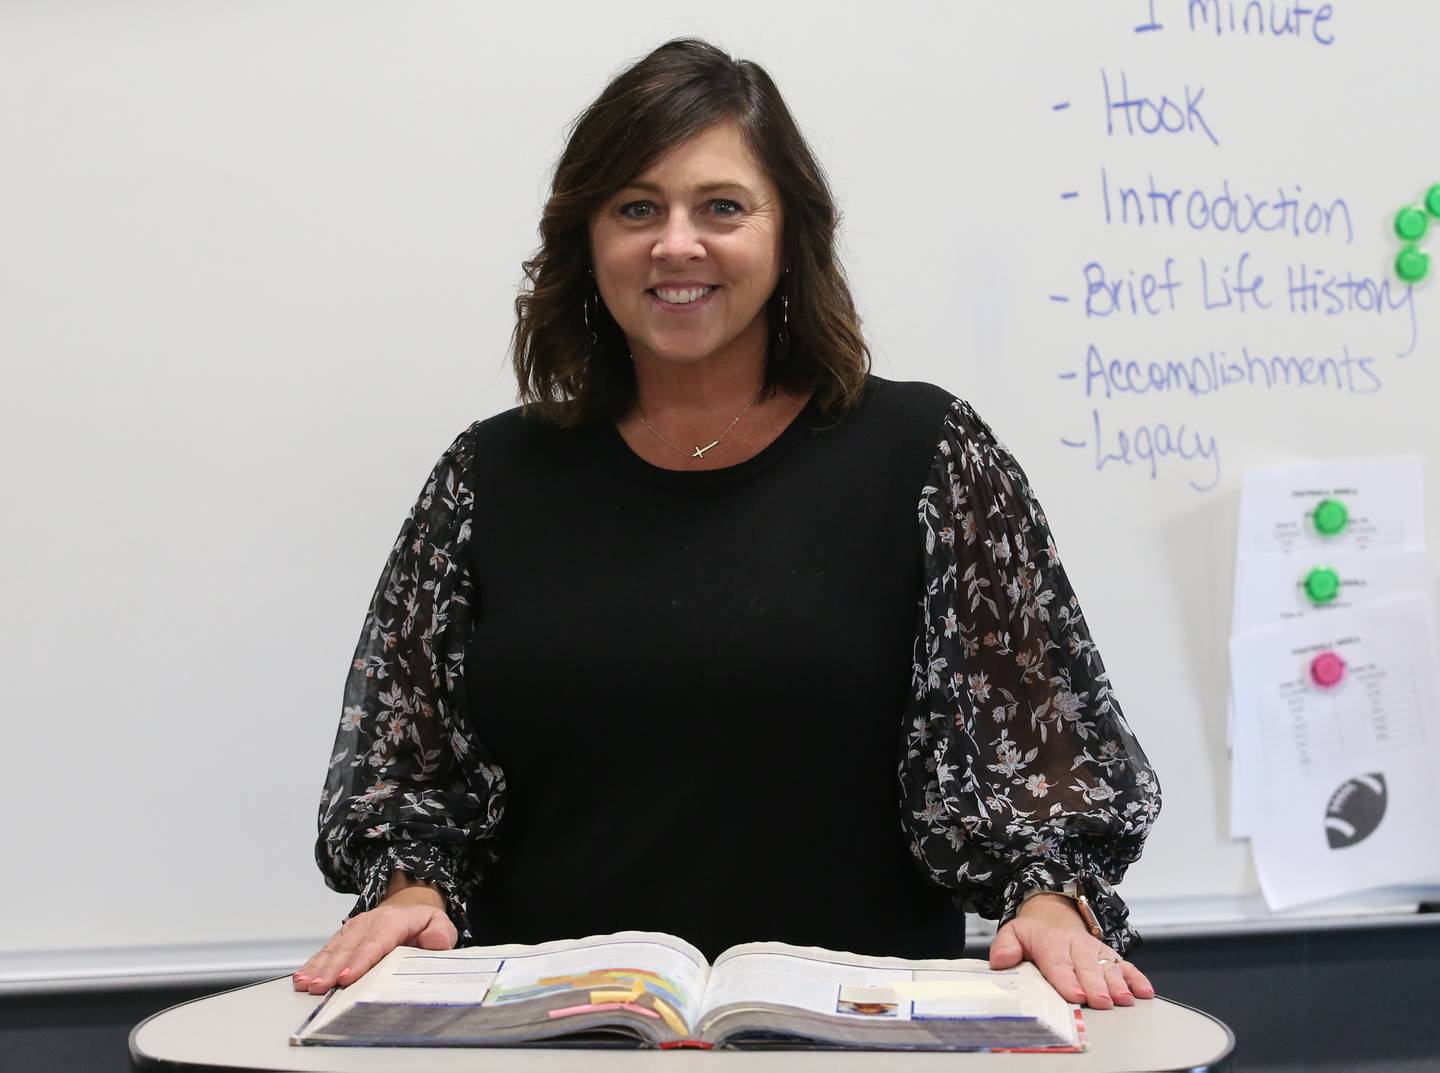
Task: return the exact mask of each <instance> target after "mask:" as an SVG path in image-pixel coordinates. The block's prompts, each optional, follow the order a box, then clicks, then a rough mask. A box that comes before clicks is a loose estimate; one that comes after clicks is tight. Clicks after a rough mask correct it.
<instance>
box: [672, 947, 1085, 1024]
mask: <svg viewBox="0 0 1440 1073" xmlns="http://www.w3.org/2000/svg"><path fill="white" fill-rule="evenodd" d="M762 1006H784V1007H790V1008H795V1009H799V1010H803V1011H805V1012H806V1013H810V1014H816V1015H820V1016H823V1017H827V1018H837V1017H839V1018H843V1019H847V1020H854V1021H855V1022H856V1023H857V1024H860V1023H864V1022H869V1023H871V1024H873V1025H876V1026H877V1027H878V1026H880V1025H882V1024H885V1023H889V1024H895V1023H898V1022H908V1021H917V1022H918V1021H926V1020H931V1021H935V1020H957V1021H979V1020H988V1019H999V1020H1002V1021H1008V1020H1015V1019H1023V1018H1035V1019H1036V1020H1038V1021H1040V1022H1041V1023H1042V1024H1043V1025H1044V1026H1045V1027H1046V1028H1048V1029H1050V1030H1051V1031H1052V1032H1053V1033H1054V1034H1055V1036H1056V1037H1057V1038H1059V1039H1063V1040H1065V1041H1067V1043H1070V1044H1072V1045H1073V1044H1077V1043H1078V1042H1079V1035H1078V1031H1077V1026H1076V1020H1075V1016H1074V1013H1073V1009H1074V1008H1073V1007H1072V1006H1071V1005H1070V1004H1069V1003H1067V1002H1066V1001H1065V1000H1064V999H1062V998H1061V997H1060V995H1059V993H1058V992H1057V991H1056V990H1055V989H1054V988H1053V987H1051V986H1050V984H1049V983H1048V982H1046V980H1045V979H1044V977H1043V976H1041V975H1040V973H1039V971H1038V970H1037V969H1036V968H1035V966H1034V965H1031V964H1029V963H1028V962H1026V963H1022V964H1021V965H1019V966H1017V967H1016V968H1014V969H1006V970H998V971H997V970H993V969H991V968H990V966H989V964H988V963H987V962H985V961H981V960H978V959H974V958H963V959H934V960H927V961H907V960H905V959H903V958H887V957H866V956H863V955H858V954H848V953H836V952H832V951H829V950H822V949H820V948H817V947H802V946H790V945H787V944H785V943H749V944H746V945H744V946H737V947H731V948H730V949H729V950H727V951H725V952H724V953H723V954H721V955H720V957H719V958H717V959H716V961H715V964H714V966H713V967H712V968H711V970H710V983H709V986H708V987H707V988H706V991H705V998H704V1007H703V1009H702V1011H701V1014H700V1027H701V1032H702V1034H703V1035H704V1036H706V1037H707V1038H708V1037H710V1036H712V1035H715V1034H716V1033H714V1032H713V1031H712V1026H714V1025H716V1024H717V1023H718V1022H721V1021H723V1020H724V1019H725V1018H726V1017H729V1016H732V1015H735V1014H739V1013H745V1012H749V1011H753V1010H755V1009H756V1008H759V1007H762ZM727 1007H728V1009H727ZM717 1012H718V1014H719V1015H718V1016H717V1015H716V1014H717ZM720 1034H721V1035H723V1032H722V1033H720Z"/></svg>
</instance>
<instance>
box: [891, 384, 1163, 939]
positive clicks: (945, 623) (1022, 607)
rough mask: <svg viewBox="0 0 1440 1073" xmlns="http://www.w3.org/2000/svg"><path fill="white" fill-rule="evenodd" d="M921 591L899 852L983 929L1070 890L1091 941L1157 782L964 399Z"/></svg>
mask: <svg viewBox="0 0 1440 1073" xmlns="http://www.w3.org/2000/svg"><path fill="white" fill-rule="evenodd" d="M919 506H920V518H919V521H920V526H921V534H920V535H921V536H922V538H923V540H924V545H925V547H924V554H925V582H926V584H925V591H924V594H923V596H922V598H921V601H920V614H919V622H918V627H917V633H916V638H915V650H914V672H913V683H912V684H913V688H912V690H911V694H910V702H909V705H908V710H907V718H906V734H905V740H904V742H903V745H902V750H901V763H900V781H901V786H902V790H903V794H904V802H905V804H904V809H903V813H902V815H903V817H904V824H905V827H906V834H907V835H908V837H909V839H910V848H911V852H912V853H913V854H914V855H915V858H916V859H917V861H918V862H919V863H920V865H921V867H922V868H923V869H924V870H925V871H926V872H927V873H928V874H929V875H930V877H931V878H932V879H933V880H934V881H935V882H936V883H938V884H940V885H942V886H946V887H949V888H952V889H954V890H955V891H956V893H957V896H958V900H959V901H960V903H961V904H962V905H963V907H964V908H965V909H966V910H967V911H971V912H976V913H979V914H980V915H981V916H985V917H991V918H995V919H998V920H1000V921H1002V922H1003V921H1006V920H1009V919H1010V918H1011V917H1012V916H1014V915H1015V912H1016V910H1017V909H1018V908H1019V906H1020V903H1021V901H1022V900H1023V899H1024V897H1025V895H1026V894H1027V893H1028V892H1030V891H1033V890H1059V889H1061V888H1062V886H1064V885H1065V884H1067V883H1069V882H1072V881H1073V882H1076V883H1078V884H1079V886H1080V887H1081V889H1083V890H1084V891H1085V892H1086V894H1087V895H1088V897H1089V898H1090V900H1091V902H1092V905H1093V907H1094V909H1095V914H1096V916H1097V918H1098V919H1099V922H1100V925H1101V927H1102V928H1103V930H1104V932H1105V938H1106V940H1107V941H1108V942H1109V943H1111V944H1112V945H1113V946H1114V947H1115V949H1117V950H1119V951H1120V952H1122V953H1123V952H1125V951H1126V950H1127V949H1128V948H1129V947H1130V946H1131V945H1132V944H1133V943H1134V942H1136V941H1137V939H1138V936H1137V935H1136V933H1135V930H1134V929H1133V928H1132V927H1131V926H1130V924H1129V922H1128V920H1127V917H1128V915H1129V914H1128V910H1127V909H1126V907H1125V903H1124V902H1123V901H1121V899H1120V897H1119V895H1118V894H1117V893H1116V892H1115V889H1114V886H1113V884H1115V883H1118V882H1119V881H1120V878H1121V877H1122V876H1123V875H1124V873H1125V869H1126V867H1127V866H1128V865H1129V864H1131V863H1132V862H1134V861H1135V860H1137V859H1138V858H1139V856H1140V848H1141V845H1142V844H1143V842H1144V841H1145V837H1146V835H1147V834H1148V833H1149V831H1150V827H1151V825H1152V824H1153V823H1154V821H1155V817H1156V814H1157V813H1158V812H1159V810H1160V786H1159V783H1158V782H1157V781H1156V779H1155V774H1154V772H1153V771H1152V770H1151V769H1150V766H1149V763H1148V762H1147V761H1146V759H1145V754H1144V753H1143V752H1142V751H1141V750H1140V746H1139V744H1138V743H1137V742H1136V740H1135V737H1134V735H1133V734H1132V733H1131V731H1130V727H1129V726H1128V725H1127V723H1126V722H1125V718H1124V716H1123V715H1122V714H1121V712H1120V707H1119V704H1118V703H1117V702H1116V700H1115V696H1114V694H1113V693H1112V692H1111V687H1110V680H1109V677H1108V676H1107V674H1106V673H1105V666H1104V664H1103V663H1101V661H1100V653H1099V652H1098V651H1097V650H1096V648H1095V644H1094V642H1093V641H1092V640H1091V639H1090V631H1089V629H1088V628H1087V627H1086V625H1085V620H1084V617H1083V616H1082V615H1081V613H1080V604H1079V602H1078V601H1077V600H1076V598H1075V593H1074V591H1073V590H1072V589H1071V588H1070V582H1069V581H1068V580H1067V579H1066V576H1065V571H1064V570H1063V569H1062V567H1061V565H1060V558H1059V554H1058V553H1057V551H1056V548H1055V542H1054V540H1052V539H1051V536H1050V530H1049V526H1048V525H1047V523H1046V521H1045V515H1044V513H1043V512H1042V511H1041V509H1040V506H1039V504H1038V503H1036V502H1035V499H1034V497H1033V496H1032V494H1031V492H1030V486H1029V483H1028V482H1027V481H1026V478H1025V474H1024V473H1023V472H1022V471H1021V469H1020V467H1019V465H1018V464H1016V462H1015V459H1014V458H1013V457H1012V456H1011V455H1010V453H1009V452H1008V451H1007V450H1006V449H1005V448H1004V447H1003V446H1002V445H1001V444H1000V443H999V442H998V441H997V440H996V439H995V436H994V434H993V433H992V432H991V431H990V429H989V427H988V426H986V424H985V423H984V422H983V421H981V420H980V418H979V417H978V416H977V415H976V414H975V412H974V411H973V410H972V409H971V408H970V407H969V405H968V404H966V403H964V402H962V401H960V400H958V399H957V400H956V401H955V402H953V403H952V404H951V407H950V410H949V412H948V413H947V414H946V418H945V422H944V425H943V430H942V433H941V436H940V439H939V442H938V444H937V446H936V453H935V456H934V461H933V462H932V464H931V469H930V474H929V477H928V479H927V481H926V486H925V488H924V489H923V490H922V492H921V497H920V504H919Z"/></svg>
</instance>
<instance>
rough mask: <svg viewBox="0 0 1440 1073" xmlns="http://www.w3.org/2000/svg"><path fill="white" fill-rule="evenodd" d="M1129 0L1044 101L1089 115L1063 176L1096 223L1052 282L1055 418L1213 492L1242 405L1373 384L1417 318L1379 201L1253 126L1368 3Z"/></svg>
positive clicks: (1074, 209)
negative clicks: (1103, 47)
mask: <svg viewBox="0 0 1440 1073" xmlns="http://www.w3.org/2000/svg"><path fill="white" fill-rule="evenodd" d="M1351 2H1352V4H1353V3H1355V2H1358V0H1351ZM1131 3H1132V5H1133V6H1132V7H1131V8H1130V10H1129V11H1128V12H1126V11H1123V10H1121V11H1119V12H1117V13H1116V14H1115V16H1114V19H1115V25H1114V27H1113V32H1114V34H1115V38H1116V49H1115V52H1116V54H1115V55H1110V56H1106V57H1104V62H1102V63H1101V64H1099V65H1097V69H1095V74H1094V76H1093V77H1094V81H1093V82H1090V83H1088V85H1086V84H1085V83H1083V82H1082V83H1081V84H1080V85H1078V86H1077V87H1076V93H1077V94H1078V96H1077V97H1076V99H1075V100H1074V101H1072V100H1071V99H1069V96H1070V95H1069V94H1065V93H1059V94H1057V95H1056V96H1057V97H1061V98H1064V99H1059V100H1051V101H1050V102H1048V103H1049V109H1048V111H1049V116H1048V117H1047V118H1046V119H1045V120H1043V122H1047V123H1050V124H1087V123H1088V125H1087V127H1086V128H1085V129H1086V131H1087V133H1088V134H1089V135H1090V136H1091V137H1093V138H1094V144H1095V146H1096V149H1097V153H1096V157H1095V159H1093V160H1090V161H1087V160H1085V159H1083V158H1082V159H1080V160H1078V161H1076V160H1071V161H1069V162H1067V163H1068V164H1069V166H1070V167H1072V168H1074V169H1075V170H1074V171H1072V172H1071V173H1070V174H1071V176H1072V177H1071V178H1069V179H1068V180H1067V179H1061V180H1060V183H1059V184H1058V186H1059V188H1058V189H1057V190H1056V193H1057V195H1058V197H1059V199H1060V207H1059V209H1058V210H1057V211H1059V212H1061V213H1064V214H1066V215H1067V216H1075V215H1076V214H1089V221H1088V223H1089V224H1090V225H1091V226H1090V228H1089V229H1088V230H1089V232H1090V233H1092V234H1094V235H1097V236H1098V238H1096V239H1093V240H1092V241H1093V242H1094V243H1095V245H1094V246H1092V247H1091V248H1090V249H1088V250H1086V251H1085V252H1084V253H1083V254H1082V255H1081V256H1080V257H1079V258H1078V260H1077V261H1076V262H1069V263H1062V265H1061V268H1060V272H1062V273H1068V278H1067V276H1065V275H1061V276H1058V277H1057V278H1056V279H1055V280H1054V281H1052V283H1051V287H1050V288H1049V289H1050V293H1049V294H1048V296H1040V297H1041V300H1044V299H1045V297H1048V300H1049V301H1050V302H1052V303H1055V305H1054V306H1052V307H1051V308H1053V309H1055V310H1056V312H1057V315H1058V316H1060V317H1062V318H1064V320H1063V322H1062V323H1064V324H1065V326H1066V327H1065V330H1064V333H1063V336H1062V338H1064V339H1065V341H1066V342H1065V344H1064V346H1063V347H1062V349H1061V350H1060V353H1061V354H1062V355H1065V356H1064V357H1062V358H1061V364H1060V367H1059V368H1058V369H1056V370H1055V375H1056V377H1057V380H1058V385H1059V387H1058V390H1060V391H1061V392H1062V393H1063V395H1062V397H1063V399H1064V400H1065V403H1066V412H1067V414H1068V416H1067V417H1066V418H1064V419H1063V421H1062V425H1061V428H1060V429H1059V430H1058V438H1059V442H1060V443H1061V444H1062V445H1064V446H1065V447H1067V448H1070V449H1072V450H1073V451H1074V456H1073V457H1074V459H1075V461H1076V462H1077V463H1078V464H1080V465H1082V466H1084V467H1086V468H1088V469H1090V470H1092V471H1093V472H1095V473H1097V474H1104V475H1107V479H1116V480H1121V481H1124V482H1127V484H1138V485H1140V486H1142V487H1144V486H1148V485H1149V484H1150V483H1151V482H1155V483H1156V484H1157V485H1159V484H1162V483H1173V484H1177V485H1179V486H1181V487H1188V488H1190V489H1193V490H1194V491H1196V492H1199V493H1204V492H1208V491H1211V490H1213V489H1215V488H1217V487H1219V486H1220V484H1221V482H1222V479H1223V477H1224V466H1225V458H1226V443H1225V440H1226V437H1227V436H1230V437H1233V436H1234V435H1235V431H1234V430H1236V429H1239V428H1245V427H1247V422H1246V420H1245V419H1244V417H1245V415H1247V414H1260V413H1264V414H1272V415H1273V414H1277V413H1278V411H1279V410H1281V409H1283V408H1289V409H1292V410H1294V411H1295V412H1297V413H1306V412H1308V410H1302V409H1297V408H1301V407H1304V408H1313V407H1314V406H1315V405H1318V404H1322V403H1323V405H1325V406H1328V407H1332V408H1333V407H1335V406H1346V407H1348V406H1351V405H1356V406H1359V405H1364V404H1365V397H1367V396H1372V395H1376V394H1378V393H1381V392H1383V391H1384V389H1385V386H1386V382H1387V380H1388V379H1390V378H1393V377H1394V376H1395V375H1396V370H1397V368H1399V366H1398V365H1397V364H1396V363H1397V362H1400V361H1403V359H1404V358H1405V357H1407V356H1408V355H1410V354H1412V353H1413V352H1414V351H1415V350H1416V348H1417V346H1418V345H1419V342H1420V323H1419V317H1418V315H1417V312H1416V301H1415V292H1414V289H1413V287H1412V286H1411V285H1409V284H1406V283H1404V282H1401V281H1400V280H1398V279H1395V278H1393V277H1392V276H1391V275H1390V274H1389V273H1388V272H1387V270H1386V262H1385V260H1384V258H1383V257H1381V256H1378V255H1377V254H1376V251H1375V250H1371V249H1369V248H1368V245H1369V244H1370V243H1372V242H1375V244H1376V245H1377V248H1378V240H1379V239H1380V238H1381V234H1380V232H1381V229H1380V228H1379V227H1378V225H1377V224H1376V222H1375V221H1376V220H1378V219H1379V214H1378V212H1377V210H1375V209H1374V208H1373V207H1371V206H1369V205H1359V204H1357V202H1356V198H1355V196H1354V194H1353V192H1352V191H1349V190H1346V189H1343V188H1342V187H1343V183H1341V182H1340V180H1339V179H1338V178H1333V177H1332V178H1327V177H1326V172H1325V171H1323V170H1322V171H1320V172H1318V173H1317V172H1316V171H1315V169H1314V164H1315V162H1316V156H1317V154H1308V153H1307V150H1308V149H1309V146H1307V145H1306V143H1305V142H1304V141H1303V139H1297V141H1296V142H1295V144H1294V145H1293V147H1287V152H1285V153H1283V154H1267V153H1263V152H1260V153H1257V152H1256V151H1255V150H1256V145H1257V143H1256V138H1257V136H1258V135H1259V133H1260V132H1263V131H1282V130H1284V129H1285V126H1284V122H1285V118H1286V117H1285V116H1284V115H1282V114H1279V113H1277V114H1274V115H1270V114H1267V112H1266V110H1265V109H1266V108H1267V107H1270V108H1274V109H1279V108H1282V107H1285V106H1286V105H1285V103H1284V101H1286V100H1288V101H1291V102H1292V103H1293V100H1295V99H1301V98H1303V97H1305V94H1306V87H1305V86H1304V85H1303V84H1301V83H1300V80H1302V79H1305V78H1317V77H1322V76H1327V77H1331V76H1329V75H1326V72H1329V71H1330V69H1331V67H1332V66H1333V64H1332V62H1331V61H1328V60H1325V59H1324V57H1328V56H1330V55H1334V54H1335V53H1332V52H1331V50H1332V49H1333V48H1334V46H1335V45H1336V43H1337V42H1338V41H1343V40H1344V33H1345V26H1346V23H1345V17H1346V16H1351V17H1352V18H1357V17H1362V13H1360V12H1359V11H1358V9H1356V8H1355V7H1353V6H1350V5H1347V3H1346V2H1345V0H1336V2H1335V3H1304V2H1298V0H1248V2H1247V0H1131ZM1105 10H1107V11H1111V12H1116V6H1115V5H1106V7H1105ZM1365 10H1366V11H1368V10H1369V9H1368V8H1367V9H1365ZM1127 16H1128V17H1127ZM1137 16H1138V21H1136V18H1137ZM1297 55H1301V56H1313V57H1314V59H1313V60H1309V61H1307V62H1304V63H1300V62H1297V61H1296V60H1295V57H1296V56H1297ZM1177 56H1178V57H1180V59H1179V60H1176V57H1177ZM1333 77H1338V72H1334V74H1333ZM1257 80H1258V82H1259V83H1263V87H1264V88H1265V90H1266V91H1265V92H1256V91H1255V90H1256V85H1257ZM1280 84H1283V85H1284V86H1285V94H1284V95H1283V97H1284V100H1282V99H1281V98H1280V97H1277V96H1276V95H1275V94H1274V93H1273V92H1271V91H1270V90H1271V88H1272V87H1273V86H1275V85H1280ZM1319 88H1320V87H1316V89H1317V90H1318V89H1319ZM1087 117H1088V118H1087ZM1242 119H1243V123H1244V126H1243V127H1241V126H1240V123H1241V121H1242ZM1067 133H1071V134H1073V131H1071V132H1067ZM1267 137H1269V135H1267ZM1261 147H1262V148H1265V147H1266V146H1264V145H1262V146H1261ZM1331 151H1333V146H1331V147H1328V148H1327V149H1326V150H1325V152H1331ZM1318 159H1319V160H1320V161H1322V164H1323V161H1324V160H1326V159H1327V158H1326V156H1325V155H1324V153H1320V154H1318ZM1267 162H1268V163H1267ZM1277 162H1278V163H1277ZM1329 170H1330V171H1332V172H1335V173H1336V175H1341V176H1343V175H1344V174H1347V173H1346V172H1344V171H1343V170H1338V169H1333V168H1332V169H1329ZM1372 217H1373V219H1372ZM1079 222H1085V221H1082V220H1080V219H1079V218H1077V223H1079ZM1352 399H1353V400H1355V401H1354V402H1353V403H1352V402H1350V401H1348V400H1352ZM1237 416H1238V419H1237Z"/></svg>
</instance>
